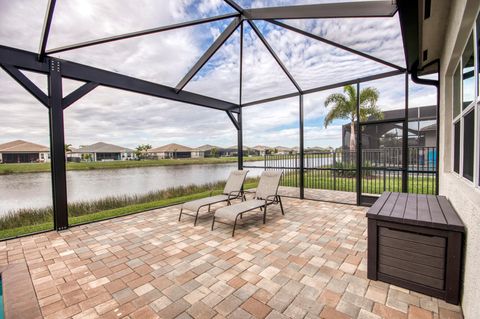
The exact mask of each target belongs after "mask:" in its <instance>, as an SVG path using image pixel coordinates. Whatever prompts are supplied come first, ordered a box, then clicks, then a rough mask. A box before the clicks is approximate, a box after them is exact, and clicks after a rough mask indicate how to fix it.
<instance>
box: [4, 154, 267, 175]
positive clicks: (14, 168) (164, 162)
mask: <svg viewBox="0 0 480 319" xmlns="http://www.w3.org/2000/svg"><path fill="white" fill-rule="evenodd" d="M263 159H264V157H263V156H250V157H244V159H243V160H244V161H245V162H251V161H262V160H263ZM236 162H237V157H205V158H185V159H159V160H141V161H106V162H80V163H74V162H68V163H67V171H76V170H94V169H120V168H134V167H154V166H170V165H194V164H225V163H236ZM49 171H50V163H18V164H17V163H15V164H0V175H8V174H20V173H41V172H49Z"/></svg>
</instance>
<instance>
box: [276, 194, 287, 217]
mask: <svg viewBox="0 0 480 319" xmlns="http://www.w3.org/2000/svg"><path fill="white" fill-rule="evenodd" d="M277 198H278V203H279V204H280V209H281V210H282V215H284V216H285V212H284V211H283V204H282V198H281V197H280V196H277Z"/></svg>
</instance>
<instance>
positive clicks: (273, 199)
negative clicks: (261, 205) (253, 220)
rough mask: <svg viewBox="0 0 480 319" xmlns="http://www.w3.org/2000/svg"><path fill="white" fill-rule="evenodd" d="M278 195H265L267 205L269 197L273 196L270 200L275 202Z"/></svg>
mask: <svg viewBox="0 0 480 319" xmlns="http://www.w3.org/2000/svg"><path fill="white" fill-rule="evenodd" d="M277 196H278V195H268V196H267V197H265V205H267V203H268V201H269V198H272V199H271V200H270V204H271V203H275V199H276V198H277Z"/></svg>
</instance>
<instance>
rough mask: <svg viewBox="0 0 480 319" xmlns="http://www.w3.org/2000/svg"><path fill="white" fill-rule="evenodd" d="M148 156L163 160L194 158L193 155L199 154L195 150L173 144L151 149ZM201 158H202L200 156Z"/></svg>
mask: <svg viewBox="0 0 480 319" xmlns="http://www.w3.org/2000/svg"><path fill="white" fill-rule="evenodd" d="M147 152H148V154H149V155H150V156H152V157H154V158H157V159H163V158H192V157H193V156H192V154H193V153H195V154H194V155H195V156H197V155H198V154H199V152H198V151H195V150H194V149H193V148H191V147H188V146H184V145H180V144H176V143H171V144H167V145H163V146H160V147H156V148H152V149H149V150H148V151H147ZM198 157H200V156H198Z"/></svg>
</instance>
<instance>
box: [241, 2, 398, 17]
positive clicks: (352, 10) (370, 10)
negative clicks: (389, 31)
mask: <svg viewBox="0 0 480 319" xmlns="http://www.w3.org/2000/svg"><path fill="white" fill-rule="evenodd" d="M396 12H397V5H396V4H395V1H392V0H384V1H360V2H339V3H321V4H310V5H295V6H282V7H270V8H252V9H245V10H244V14H245V16H246V17H247V18H248V19H252V20H269V19H325V18H373V17H392V16H393V15H394V14H395V13H396Z"/></svg>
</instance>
